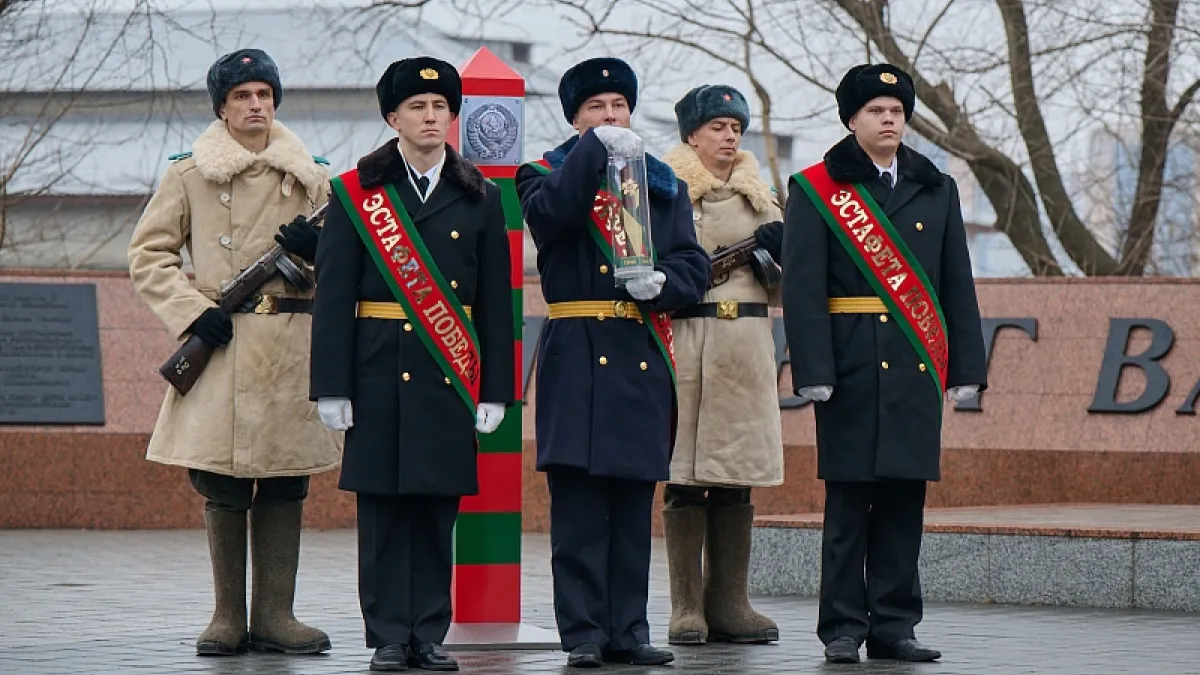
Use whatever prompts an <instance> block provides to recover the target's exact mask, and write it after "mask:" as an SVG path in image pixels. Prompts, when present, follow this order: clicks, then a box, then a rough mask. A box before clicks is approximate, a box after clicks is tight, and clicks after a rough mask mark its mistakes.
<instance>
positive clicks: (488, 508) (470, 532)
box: [448, 47, 525, 646]
mask: <svg viewBox="0 0 1200 675" xmlns="http://www.w3.org/2000/svg"><path fill="white" fill-rule="evenodd" d="M459 73H460V76H461V77H462V91H463V104H464V107H463V111H462V112H463V114H464V116H465V115H468V114H470V109H471V99H472V98H475V99H481V98H483V99H486V98H492V97H496V98H505V99H510V100H511V99H514V98H515V99H519V100H520V101H519V104H520V105H521V106H522V107H523V106H524V98H525V80H524V78H522V77H521V76H520V75H519V74H517V73H516V72H515V71H513V69H512V68H510V67H509V66H508V65H507V64H506V63H504V61H502V60H500V58H499V57H497V56H496V55H495V54H493V53H492V52H491V51H489V50H488V49H487V48H486V47H485V48H480V49H479V50H478V51H476V52H475V54H474V55H473V56H472V57H471V58H470V59H469V60H468V61H467V62H466V63H465V64H464V65H463V66H462V67H461V68H459ZM465 121H466V120H465V119H464V118H463V117H460V118H459V119H458V120H457V121H456V122H455V123H454V125H453V126H452V127H451V129H450V134H449V139H448V140H449V142H450V144H451V145H452V146H454V147H455V149H457V150H459V152H463V154H464V156H466V157H467V158H468V159H471V158H472V156H473V155H472V153H470V152H469V151H468V152H464V148H463V141H464V139H463V138H462V126H463V123H464V122H465ZM518 125H519V126H518V129H519V133H520V134H521V136H524V133H525V128H524V116H523V115H522V116H521V117H519V118H518ZM519 141H520V138H519V139H518V145H519V146H521V147H523V143H520V142H519ZM477 165H478V166H479V169H480V170H481V171H482V172H483V175H484V176H485V177H487V178H488V179H490V180H491V181H492V182H494V183H496V184H497V185H498V186H499V187H500V192H501V195H502V199H503V204H504V218H505V222H506V223H507V225H508V241H509V250H510V251H511V254H512V275H511V282H512V310H513V324H514V326H515V327H516V335H515V336H514V337H515V344H514V349H515V350H516V351H515V353H514V355H513V356H514V358H513V364H514V368H515V377H514V382H515V384H516V391H515V392H514V396H515V399H514V400H515V401H518V403H517V405H515V406H513V407H512V408H511V409H509V411H508V412H507V414H505V416H504V421H503V423H501V424H500V427H499V428H498V429H496V431H494V432H492V433H490V434H480V436H479V494H477V495H474V496H471V497H466V498H464V499H463V500H462V506H461V511H460V513H459V517H458V522H457V524H456V525H455V532H454V587H453V607H454V623H456V624H519V623H520V621H521V438H522V434H521V426H522V425H521V405H520V403H519V402H520V401H521V393H522V392H521V375H522V372H521V364H522V359H521V351H522V335H523V333H524V331H523V326H522V324H523V322H524V314H525V313H524V311H523V290H524V269H525V265H524V253H523V249H524V221H523V218H522V216H521V204H520V201H519V200H518V199H517V191H516V185H515V182H514V178H515V177H516V173H517V167H518V166H520V160H519V158H518V161H517V162H516V163H514V164H504V165H496V164H484V163H479V162H477ZM514 635H515V632H514ZM472 642H474V641H472ZM492 646H499V645H492Z"/></svg>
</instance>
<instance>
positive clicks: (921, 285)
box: [793, 163, 950, 400]
mask: <svg viewBox="0 0 1200 675" xmlns="http://www.w3.org/2000/svg"><path fill="white" fill-rule="evenodd" d="M793 177H794V178H795V179H796V182H797V183H799V184H800V186H801V187H802V188H804V191H805V192H807V193H808V196H809V198H810V199H812V201H813V204H815V205H816V207H817V211H819V212H820V213H821V215H822V216H823V217H824V219H825V222H826V223H827V224H828V225H829V227H830V229H832V230H833V232H834V234H836V235H837V239H838V241H840V242H841V244H842V246H843V247H844V248H845V249H846V252H847V253H849V254H850V258H851V259H852V260H854V263H855V264H856V265H858V268H859V269H860V270H862V273H863V274H864V275H865V276H866V277H867V281H869V282H870V283H871V286H872V287H873V288H874V289H875V292H876V293H877V294H878V295H879V297H880V299H882V300H883V304H884V305H885V306H886V307H887V308H888V311H889V312H890V313H891V315H892V316H893V317H894V318H895V319H896V321H897V322H898V323H899V324H900V327H901V328H902V329H903V330H904V334H905V335H906V336H907V337H908V341H909V342H911V343H912V346H913V349H915V350H917V355H918V356H920V357H921V361H923V362H924V363H925V368H926V372H928V373H929V375H930V376H931V377H932V378H933V380H934V383H935V384H936V385H937V388H938V395H939V396H938V399H939V400H941V398H942V396H943V395H944V393H945V390H946V369H947V365H948V363H949V354H950V352H949V348H948V346H947V341H946V318H945V317H944V316H943V315H942V307H941V305H940V304H939V303H938V299H937V293H935V292H934V290H933V284H931V283H929V278H928V277H927V276H926V275H925V270H923V269H922V268H921V264H920V262H918V261H917V259H916V257H915V256H914V255H913V254H912V251H910V250H909V248H908V246H907V245H906V244H905V243H904V239H903V238H902V237H901V236H900V235H899V233H897V232H896V228H895V227H894V226H893V225H892V223H891V221H889V220H888V218H887V215H885V214H884V212H883V209H881V208H880V207H879V204H877V203H876V202H875V200H874V199H872V198H871V195H870V194H869V193H868V192H867V191H866V189H863V187H862V185H860V184H857V183H856V184H849V183H839V182H837V181H834V180H833V178H831V177H830V176H829V172H828V171H827V170H826V169H825V164H824V163H820V164H814V165H813V166H810V167H808V168H807V169H805V170H803V171H801V172H799V173H797V174H795V175H794V176H793Z"/></svg>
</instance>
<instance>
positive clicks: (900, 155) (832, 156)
mask: <svg viewBox="0 0 1200 675" xmlns="http://www.w3.org/2000/svg"><path fill="white" fill-rule="evenodd" d="M896 164H897V167H896V173H898V174H900V177H901V178H905V179H908V180H911V181H914V182H916V183H920V184H921V185H925V186H928V187H937V186H939V185H941V184H942V183H943V182H944V181H945V176H944V175H943V174H942V172H941V171H939V170H938V168H937V167H936V166H935V165H934V164H933V162H931V161H929V159H928V158H927V157H925V155H922V154H921V153H919V152H917V151H916V150H913V149H912V148H910V147H908V146H907V145H904V144H903V143H901V144H900V149H899V150H898V151H897V152H896ZM825 168H826V170H828V171H829V177H830V178H832V179H834V180H835V181H838V182H839V183H866V182H868V181H873V180H878V179H879V169H876V168H875V162H872V161H871V158H870V157H869V156H868V155H867V153H866V151H865V150H863V149H862V147H860V146H859V145H858V141H857V140H855V138H854V134H848V135H847V136H846V137H845V138H843V139H842V140H840V141H838V143H837V145H835V146H833V147H832V148H830V149H829V151H828V152H826V153H825Z"/></svg>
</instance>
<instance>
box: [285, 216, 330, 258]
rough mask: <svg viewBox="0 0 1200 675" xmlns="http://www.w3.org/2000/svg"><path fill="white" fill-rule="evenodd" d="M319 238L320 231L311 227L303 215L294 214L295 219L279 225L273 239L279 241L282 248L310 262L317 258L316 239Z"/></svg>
mask: <svg viewBox="0 0 1200 675" xmlns="http://www.w3.org/2000/svg"><path fill="white" fill-rule="evenodd" d="M320 238H321V231H320V230H318V229H317V228H315V227H313V226H312V224H310V223H309V222H308V218H305V217H304V216H296V219H295V220H293V221H292V222H290V223H288V224H287V225H280V226H279V234H277V235H275V241H277V242H279V245H280V246H282V247H283V250H285V251H287V252H288V253H291V254H292V255H297V256H300V257H301V258H303V259H304V260H306V261H308V262H310V263H311V262H312V261H314V260H316V259H317V240H318V239H320Z"/></svg>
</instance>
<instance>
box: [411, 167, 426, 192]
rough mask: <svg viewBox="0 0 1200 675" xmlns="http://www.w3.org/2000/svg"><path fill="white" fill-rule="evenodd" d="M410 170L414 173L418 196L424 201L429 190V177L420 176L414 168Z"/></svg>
mask: <svg viewBox="0 0 1200 675" xmlns="http://www.w3.org/2000/svg"><path fill="white" fill-rule="evenodd" d="M408 170H409V172H411V173H412V177H413V181H414V182H415V183H416V184H417V196H419V197H420V198H421V199H424V198H425V193H426V192H427V191H428V190H429V177H428V176H418V175H417V172H416V171H414V170H413V168H412V167H409V168H408Z"/></svg>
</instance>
